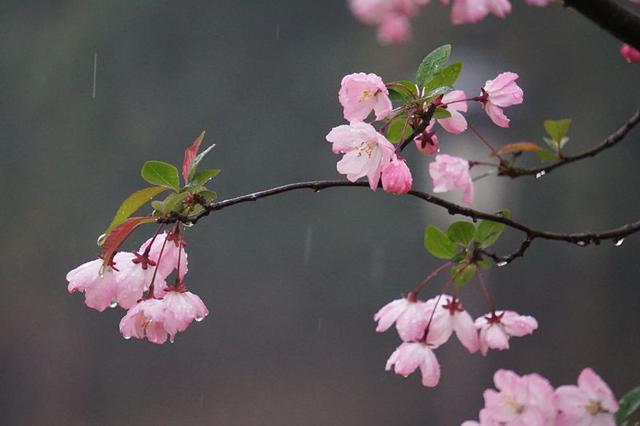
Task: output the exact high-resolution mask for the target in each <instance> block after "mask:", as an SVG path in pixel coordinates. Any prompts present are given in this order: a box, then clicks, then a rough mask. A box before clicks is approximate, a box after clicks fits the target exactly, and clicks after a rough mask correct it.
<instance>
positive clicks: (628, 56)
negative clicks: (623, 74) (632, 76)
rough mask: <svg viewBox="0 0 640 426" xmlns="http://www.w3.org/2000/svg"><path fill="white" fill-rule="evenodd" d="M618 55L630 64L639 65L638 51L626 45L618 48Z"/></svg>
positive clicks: (639, 55) (639, 53)
mask: <svg viewBox="0 0 640 426" xmlns="http://www.w3.org/2000/svg"><path fill="white" fill-rule="evenodd" d="M620 54H621V55H622V56H623V57H624V59H625V60H626V61H627V62H629V63H630V64H640V51H639V50H637V49H634V48H633V47H632V46H630V45H628V44H626V43H625V44H623V45H622V46H620Z"/></svg>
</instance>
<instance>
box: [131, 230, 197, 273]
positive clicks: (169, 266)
mask: <svg viewBox="0 0 640 426" xmlns="http://www.w3.org/2000/svg"><path fill="white" fill-rule="evenodd" d="M152 240H153V244H152V245H151V248H150V249H149V259H151V260H152V261H153V262H154V263H155V264H156V267H157V268H158V275H160V276H161V277H162V278H165V279H166V278H167V277H168V276H169V274H171V272H173V271H174V269H177V268H178V263H179V266H180V276H179V277H178V278H179V279H180V280H182V278H184V276H185V274H186V273H187V271H188V270H189V268H188V261H187V252H186V250H185V245H186V244H185V242H184V240H181V239H180V238H179V237H177V236H176V235H175V234H171V235H169V234H167V233H166V232H163V233H161V234H158V235H157V236H156V237H155V239H153V238H149V239H148V240H147V241H145V242H144V243H143V244H142V245H141V246H140V250H139V251H138V253H144V252H145V251H146V250H147V248H148V247H149V244H151V241H152ZM165 241H166V243H165ZM163 244H164V249H162V245H163ZM180 245H182V248H181V249H179V246H180ZM160 250H162V258H161V259H159V258H160ZM178 253H179V256H178Z"/></svg>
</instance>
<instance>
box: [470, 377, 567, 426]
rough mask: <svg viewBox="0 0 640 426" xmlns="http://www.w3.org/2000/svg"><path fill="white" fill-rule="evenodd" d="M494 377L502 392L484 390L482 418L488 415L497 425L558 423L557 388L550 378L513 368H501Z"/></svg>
mask: <svg viewBox="0 0 640 426" xmlns="http://www.w3.org/2000/svg"><path fill="white" fill-rule="evenodd" d="M493 380H494V383H495V385H496V388H498V391H497V392H496V391H495V390H493V389H487V390H486V391H485V392H484V401H485V408H484V410H482V411H481V416H480V417H481V419H483V417H484V419H486V420H489V421H491V422H494V423H495V424H497V425H500V424H509V425H514V426H554V425H555V416H556V410H555V407H554V404H553V387H552V386H551V384H550V383H549V381H548V380H547V379H545V378H544V377H542V376H540V375H538V374H535V373H534V374H528V375H525V376H522V377H520V376H518V375H517V374H515V373H514V372H512V371H508V370H498V371H497V372H496V374H495V375H494V376H493ZM484 419H483V420H484ZM482 424H483V425H484V424H485V423H482ZM491 424H493V423H491Z"/></svg>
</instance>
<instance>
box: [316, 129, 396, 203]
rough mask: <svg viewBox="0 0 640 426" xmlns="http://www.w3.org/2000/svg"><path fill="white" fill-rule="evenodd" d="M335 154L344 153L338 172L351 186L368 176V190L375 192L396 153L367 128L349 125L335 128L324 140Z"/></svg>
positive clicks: (372, 130)
mask: <svg viewBox="0 0 640 426" xmlns="http://www.w3.org/2000/svg"><path fill="white" fill-rule="evenodd" d="M326 139H327V141H328V142H330V143H332V144H333V152H334V153H343V154H344V156H343V157H342V159H341V160H340V161H338V164H337V169H338V172H339V173H341V174H343V175H346V176H347V179H348V180H349V181H350V182H355V181H357V180H358V179H359V178H361V177H363V176H367V178H368V180H369V187H370V188H371V189H372V190H374V191H375V190H376V189H377V188H378V182H379V181H380V174H381V173H382V170H383V169H384V168H385V167H386V166H387V164H388V163H389V161H390V160H391V157H392V155H393V153H394V151H395V148H394V146H393V145H392V144H391V142H389V141H388V140H387V139H386V138H385V137H384V136H383V135H381V134H380V133H378V131H377V130H376V129H375V128H374V127H373V126H372V125H370V124H367V123H352V124H350V125H342V126H338V127H334V128H333V129H332V130H331V131H330V132H329V134H328V135H327V137H326Z"/></svg>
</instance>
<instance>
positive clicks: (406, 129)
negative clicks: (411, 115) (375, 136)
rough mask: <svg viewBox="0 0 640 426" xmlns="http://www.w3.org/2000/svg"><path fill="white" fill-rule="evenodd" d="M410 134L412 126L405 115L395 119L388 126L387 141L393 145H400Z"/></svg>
mask: <svg viewBox="0 0 640 426" xmlns="http://www.w3.org/2000/svg"><path fill="white" fill-rule="evenodd" d="M410 134H411V126H409V124H408V123H407V117H406V116H404V115H403V116H400V117H396V118H394V119H393V121H392V122H391V124H389V126H387V139H388V140H389V142H391V143H394V144H397V143H400V142H402V141H403V140H404V139H405V138H406V137H407V136H409V135H410Z"/></svg>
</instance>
